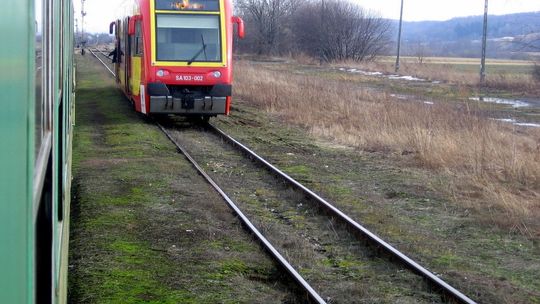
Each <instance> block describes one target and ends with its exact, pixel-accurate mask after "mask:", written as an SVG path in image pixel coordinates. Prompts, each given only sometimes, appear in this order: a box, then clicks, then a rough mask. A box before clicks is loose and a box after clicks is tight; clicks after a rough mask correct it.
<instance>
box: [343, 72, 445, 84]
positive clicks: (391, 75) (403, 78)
mask: <svg viewBox="0 0 540 304" xmlns="http://www.w3.org/2000/svg"><path fill="white" fill-rule="evenodd" d="M338 70H340V71H342V72H349V73H355V74H361V75H364V76H377V77H384V78H388V79H391V80H407V81H426V80H425V79H422V78H417V77H414V76H409V75H405V76H402V75H396V74H390V75H385V74H384V73H382V72H369V71H364V70H359V69H355V68H352V69H348V68H339V69H338ZM433 83H440V81H439V82H437V81H434V82H433Z"/></svg>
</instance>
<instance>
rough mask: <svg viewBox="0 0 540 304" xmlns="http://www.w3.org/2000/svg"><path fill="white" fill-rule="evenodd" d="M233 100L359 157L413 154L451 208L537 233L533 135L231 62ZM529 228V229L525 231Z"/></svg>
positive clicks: (538, 161) (539, 174) (538, 154)
mask: <svg viewBox="0 0 540 304" xmlns="http://www.w3.org/2000/svg"><path fill="white" fill-rule="evenodd" d="M237 70H238V73H237V74H236V75H237V76H236V79H237V82H236V92H237V95H239V96H241V97H243V98H245V99H247V100H249V101H250V103H254V104H256V105H258V106H259V107H261V108H262V109H264V110H266V111H268V112H271V113H275V114H278V115H280V116H281V117H283V119H285V120H287V121H289V122H290V123H294V124H299V125H301V126H304V127H305V128H307V129H308V130H310V132H311V133H312V134H314V135H317V136H322V137H326V138H329V139H331V140H334V141H336V142H338V143H342V144H346V145H352V146H356V147H359V148H361V149H364V150H366V151H384V152H387V151H392V152H394V153H396V155H401V153H402V152H403V151H413V153H414V155H415V157H416V160H417V162H418V163H419V164H420V165H421V166H423V167H425V168H430V169H432V170H437V171H438V172H441V173H442V174H446V175H447V176H449V177H450V180H451V183H450V184H449V185H448V190H449V191H450V192H451V193H453V194H454V197H455V198H456V202H457V203H460V204H462V205H463V206H465V207H467V208H474V209H475V210H477V211H478V214H482V215H484V216H480V218H483V219H485V220H486V221H489V222H490V223H495V224H498V225H503V226H505V227H508V228H510V229H518V230H519V231H521V232H523V233H536V234H538V233H540V130H527V131H526V132H525V131H524V130H520V131H519V132H516V131H515V130H514V129H513V128H512V127H510V126H508V125H504V124H502V123H499V122H496V121H492V120H488V119H484V118H481V117H478V115H476V113H475V109H471V108H470V107H468V106H466V105H463V106H462V107H461V109H457V108H455V107H454V106H451V105H447V104H444V103H440V104H436V105H432V106H429V105H425V104H423V103H420V102H412V101H411V102H405V101H397V100H394V99H393V98H392V97H391V96H388V95H386V94H385V93H378V92H373V91H369V90H366V89H362V88H359V87H358V85H357V84H356V83H354V82H349V81H347V79H346V78H345V77H346V75H344V76H343V77H344V78H343V79H336V80H329V79H321V78H318V77H315V76H306V75H295V74H291V73H285V72H283V71H280V72H276V71H270V70H265V69H263V68H261V67H257V68H255V67H253V66H251V65H249V64H247V63H243V62H239V64H238V65H237ZM527 229H529V230H527Z"/></svg>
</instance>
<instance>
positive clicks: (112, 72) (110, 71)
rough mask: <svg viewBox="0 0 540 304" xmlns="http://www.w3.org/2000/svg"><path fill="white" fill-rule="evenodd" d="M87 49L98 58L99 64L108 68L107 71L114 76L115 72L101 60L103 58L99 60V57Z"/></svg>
mask: <svg viewBox="0 0 540 304" xmlns="http://www.w3.org/2000/svg"><path fill="white" fill-rule="evenodd" d="M88 50H89V51H90V53H91V54H92V55H94V57H96V58H97V60H99V62H101V64H103V66H104V67H105V68H106V69H107V70H109V72H110V73H111V74H112V75H113V76H114V77H116V74H115V73H114V72H113V71H112V70H111V69H110V68H109V67H108V66H107V64H105V62H103V60H101V59H100V58H99V57H98V56H97V55H96V54H95V53H94V52H93V51H92V50H91V49H88Z"/></svg>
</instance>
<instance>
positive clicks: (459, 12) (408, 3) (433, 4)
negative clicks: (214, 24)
mask: <svg viewBox="0 0 540 304" xmlns="http://www.w3.org/2000/svg"><path fill="white" fill-rule="evenodd" d="M73 1H74V2H75V17H76V18H78V19H80V3H81V0H73ZM125 1H126V0H86V4H85V5H86V12H87V15H86V21H85V26H86V29H87V30H88V31H90V32H107V31H108V28H109V23H110V22H111V21H112V20H114V19H115V14H116V8H117V7H118V6H119V5H120V4H121V3H122V2H125ZM351 1H352V2H355V3H358V4H360V5H361V6H363V7H365V8H366V9H369V10H372V11H373V12H375V13H377V14H379V15H380V16H382V17H385V18H392V19H398V18H399V6H400V3H401V0H351ZM404 1H405V6H404V12H403V19H404V20H408V21H420V20H447V19H451V18H453V17H460V16H473V15H481V14H483V13H484V0H404ZM535 11H540V0H491V1H489V13H490V14H492V15H504V14H511V13H519V12H535ZM79 25H80V20H79ZM247 30H248V29H247Z"/></svg>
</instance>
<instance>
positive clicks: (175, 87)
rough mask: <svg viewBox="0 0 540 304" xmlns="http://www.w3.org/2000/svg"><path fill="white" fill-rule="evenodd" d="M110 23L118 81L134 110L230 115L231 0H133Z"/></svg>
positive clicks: (237, 20)
mask: <svg viewBox="0 0 540 304" xmlns="http://www.w3.org/2000/svg"><path fill="white" fill-rule="evenodd" d="M123 8H124V9H125V10H126V11H125V12H124V13H123V16H122V18H120V19H118V20H116V21H114V22H112V23H111V24H110V33H111V34H113V33H115V35H116V47H115V50H114V51H113V53H114V54H113V61H114V62H115V69H116V71H115V72H116V80H117V82H118V83H119V85H120V87H121V88H122V90H123V91H124V93H125V94H126V96H127V97H128V98H129V99H130V100H131V102H132V103H133V105H134V108H135V110H136V111H138V112H141V113H144V114H179V115H185V116H197V117H202V118H203V119H208V118H209V117H211V116H216V115H219V114H225V115H228V114H229V111H230V106H231V93H232V84H231V82H232V45H233V25H234V24H237V27H238V28H237V30H238V36H239V37H240V38H243V37H244V23H243V21H242V19H240V18H239V17H236V16H233V15H232V4H231V0H183V1H176V0H133V2H132V3H131V5H128V6H126V5H125V3H124V4H123Z"/></svg>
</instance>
